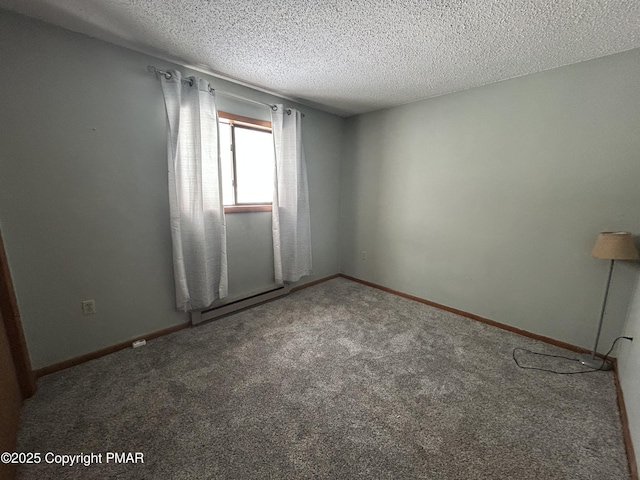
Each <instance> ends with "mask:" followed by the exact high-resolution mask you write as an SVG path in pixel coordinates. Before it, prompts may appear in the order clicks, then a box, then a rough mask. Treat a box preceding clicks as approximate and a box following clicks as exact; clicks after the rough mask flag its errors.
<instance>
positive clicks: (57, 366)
mask: <svg viewBox="0 0 640 480" xmlns="http://www.w3.org/2000/svg"><path fill="white" fill-rule="evenodd" d="M190 326H191V322H185V323H181V324H179V325H175V326H173V327H168V328H164V329H162V330H157V331H155V332H151V333H148V334H146V335H140V336H139V337H135V338H132V339H130V340H127V341H125V342H120V343H117V344H115V345H111V346H110V347H106V348H102V349H100V350H96V351H95V352H90V353H85V354H84V355H80V356H79V357H74V358H70V359H69V360H65V361H63V362H59V363H54V364H53V365H49V366H46V367H42V368H38V369H36V370H34V371H33V373H34V375H35V377H36V378H40V377H44V376H45V375H50V374H52V373H55V372H59V371H61V370H66V369H67V368H71V367H75V366H76V365H80V364H81V363H85V362H88V361H90V360H95V359H96V358H100V357H104V356H105V355H109V354H110V353H114V352H117V351H119V350H124V349H125V348H129V347H131V344H132V343H133V342H136V341H138V340H153V339H154V338H158V337H164V336H165V335H169V334H170V333H174V332H178V331H180V330H184V329H185V328H189V327H190Z"/></svg>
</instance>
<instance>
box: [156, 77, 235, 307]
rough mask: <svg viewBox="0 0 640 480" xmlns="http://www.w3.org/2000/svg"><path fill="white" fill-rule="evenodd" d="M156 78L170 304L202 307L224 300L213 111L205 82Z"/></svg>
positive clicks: (223, 238) (221, 211)
mask: <svg viewBox="0 0 640 480" xmlns="http://www.w3.org/2000/svg"><path fill="white" fill-rule="evenodd" d="M169 73H170V78H166V76H165V75H161V76H160V78H161V83H162V91H163V93H164V102H165V106H166V110H167V124H168V142H167V151H168V157H169V208H170V214H171V239H172V241H173V269H174V276H175V284H176V306H177V308H178V309H179V310H182V311H188V310H196V309H201V308H205V307H207V306H209V305H211V303H212V302H213V301H214V300H217V299H218V298H222V297H226V296H227V283H228V282H227V239H226V225H225V218H224V208H223V205H222V184H221V181H220V178H221V175H220V161H219V146H218V143H219V142H218V112H217V110H216V103H215V96H214V93H213V91H212V90H211V91H210V87H209V84H208V83H207V82H206V81H205V80H203V79H200V78H194V77H190V78H188V79H182V75H181V74H180V72H178V71H173V70H172V71H170V72H169Z"/></svg>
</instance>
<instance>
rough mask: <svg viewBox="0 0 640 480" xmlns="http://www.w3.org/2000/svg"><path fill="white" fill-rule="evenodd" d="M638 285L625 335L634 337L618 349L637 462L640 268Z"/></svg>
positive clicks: (639, 457) (639, 436)
mask: <svg viewBox="0 0 640 480" xmlns="http://www.w3.org/2000/svg"><path fill="white" fill-rule="evenodd" d="M635 273H636V285H635V289H634V297H633V301H632V303H631V308H630V309H629V315H628V317H627V323H626V325H625V328H624V333H623V335H625V336H628V337H632V338H633V339H634V340H633V341H632V342H629V341H627V340H621V342H622V343H621V345H620V348H619V349H618V352H619V353H618V354H617V357H618V374H619V376H620V385H621V387H622V393H623V394H624V401H625V406H626V408H627V414H628V417H629V430H630V431H631V439H632V441H633V446H634V448H635V454H636V460H640V455H639V452H640V374H638V372H640V268H636V269H635Z"/></svg>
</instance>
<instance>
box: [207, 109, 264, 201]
mask: <svg viewBox="0 0 640 480" xmlns="http://www.w3.org/2000/svg"><path fill="white" fill-rule="evenodd" d="M218 117H219V118H224V119H225V120H226V121H227V123H229V125H231V127H232V128H231V141H232V142H233V146H234V149H233V151H232V163H233V165H232V168H233V177H234V179H235V178H237V177H236V161H235V127H236V126H238V127H241V128H247V129H250V130H258V131H261V132H269V133H271V134H272V133H273V131H272V128H271V122H269V121H267V120H258V119H257V118H251V117H244V116H242V115H236V114H234V113H229V112H224V111H218ZM237 199H238V192H237V190H236V186H235V185H234V186H233V200H234V202H236V204H235V205H224V213H248V212H271V210H272V203H271V202H269V203H251V204H237Z"/></svg>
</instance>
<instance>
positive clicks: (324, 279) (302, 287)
mask: <svg viewBox="0 0 640 480" xmlns="http://www.w3.org/2000/svg"><path fill="white" fill-rule="evenodd" d="M341 276H342V274H340V273H336V274H334V275H329V276H328V277H323V278H319V279H318V280H314V281H313V282H309V283H304V284H302V285H297V286H295V287H293V288H292V289H291V293H293V292H297V291H299V290H304V289H305V288H309V287H313V286H314V285H318V284H319V283H324V282H327V281H329V280H333V279H334V278H338V277H341Z"/></svg>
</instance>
